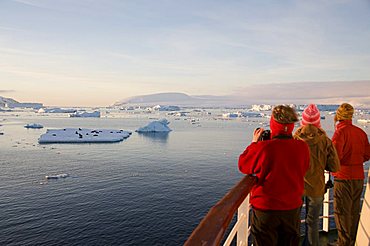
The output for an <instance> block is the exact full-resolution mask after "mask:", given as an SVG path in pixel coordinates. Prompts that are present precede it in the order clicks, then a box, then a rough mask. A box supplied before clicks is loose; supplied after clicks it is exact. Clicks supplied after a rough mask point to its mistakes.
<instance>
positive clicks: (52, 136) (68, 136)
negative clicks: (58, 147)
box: [39, 128, 131, 144]
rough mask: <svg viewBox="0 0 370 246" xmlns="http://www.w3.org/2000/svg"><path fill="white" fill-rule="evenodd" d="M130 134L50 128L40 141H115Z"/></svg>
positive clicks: (46, 142) (44, 142) (120, 131)
mask: <svg viewBox="0 0 370 246" xmlns="http://www.w3.org/2000/svg"><path fill="white" fill-rule="evenodd" d="M130 135H131V132H129V131H123V130H111V129H95V130H91V129H82V128H65V129H48V130H47V131H46V133H44V134H42V135H41V136H40V138H39V143H40V144H48V143H114V142H120V141H123V140H124V139H126V138H128V137H129V136H130Z"/></svg>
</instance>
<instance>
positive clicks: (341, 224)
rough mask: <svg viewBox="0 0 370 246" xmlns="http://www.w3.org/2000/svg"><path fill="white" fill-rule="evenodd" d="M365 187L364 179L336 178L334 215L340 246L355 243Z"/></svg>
mask: <svg viewBox="0 0 370 246" xmlns="http://www.w3.org/2000/svg"><path fill="white" fill-rule="evenodd" d="M363 187H364V180H363V179H360V180H342V179H341V180H338V179H336V180H335V182H334V217H335V224H336V226H337V230H338V245H339V246H352V245H355V241H356V234H357V228H358V222H359V220H360V209H361V208H360V199H361V194H362V190H363Z"/></svg>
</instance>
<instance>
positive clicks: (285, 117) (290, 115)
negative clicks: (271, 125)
mask: <svg viewBox="0 0 370 246" xmlns="http://www.w3.org/2000/svg"><path fill="white" fill-rule="evenodd" d="M272 116H273V117H274V120H275V121H277V122H279V123H281V124H289V123H294V122H297V121H298V116H297V113H296V112H295V110H294V109H293V108H292V107H290V106H288V105H277V106H275V107H274V108H273V109H272Z"/></svg>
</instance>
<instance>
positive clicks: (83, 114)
mask: <svg viewBox="0 0 370 246" xmlns="http://www.w3.org/2000/svg"><path fill="white" fill-rule="evenodd" d="M69 116H70V117H84V118H86V117H93V118H94V117H95V118H100V112H99V111H94V112H75V113H73V114H70V115H69Z"/></svg>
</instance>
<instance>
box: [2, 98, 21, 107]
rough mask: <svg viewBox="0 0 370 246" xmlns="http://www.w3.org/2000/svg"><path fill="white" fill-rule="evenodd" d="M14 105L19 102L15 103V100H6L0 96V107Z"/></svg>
mask: <svg viewBox="0 0 370 246" xmlns="http://www.w3.org/2000/svg"><path fill="white" fill-rule="evenodd" d="M15 103H19V102H17V101H16V100H14V99H12V98H6V97H2V96H0V107H5V104H15Z"/></svg>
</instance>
